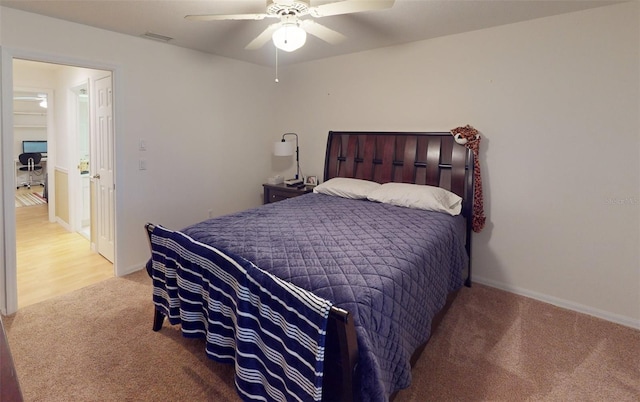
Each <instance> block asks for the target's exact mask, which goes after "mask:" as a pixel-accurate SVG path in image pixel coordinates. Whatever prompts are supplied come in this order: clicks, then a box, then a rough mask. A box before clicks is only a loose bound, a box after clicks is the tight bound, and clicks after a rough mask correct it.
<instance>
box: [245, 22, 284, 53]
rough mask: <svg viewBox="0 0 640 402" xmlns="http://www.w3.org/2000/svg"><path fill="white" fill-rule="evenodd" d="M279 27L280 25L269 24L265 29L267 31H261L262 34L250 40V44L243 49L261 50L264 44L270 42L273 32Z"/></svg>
mask: <svg viewBox="0 0 640 402" xmlns="http://www.w3.org/2000/svg"><path fill="white" fill-rule="evenodd" d="M279 26H280V23H279V22H278V23H276V24H271V25H269V26H268V27H267V29H265V30H264V31H262V33H261V34H260V35H258V36H256V38H255V39H254V40H252V41H251V42H249V44H248V45H247V46H245V47H244V48H245V49H247V50H256V49H259V48H261V47H262V46H264V44H265V43H267V42H269V40H271V36H272V35H273V33H274V32H275V30H276V29H278V27H279Z"/></svg>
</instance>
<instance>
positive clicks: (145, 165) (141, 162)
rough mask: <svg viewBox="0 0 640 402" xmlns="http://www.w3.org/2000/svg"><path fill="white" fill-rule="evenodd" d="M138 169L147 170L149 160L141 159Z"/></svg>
mask: <svg viewBox="0 0 640 402" xmlns="http://www.w3.org/2000/svg"><path fill="white" fill-rule="evenodd" d="M138 170H147V161H146V160H144V159H140V160H139V161H138Z"/></svg>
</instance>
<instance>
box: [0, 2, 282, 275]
mask: <svg viewBox="0 0 640 402" xmlns="http://www.w3.org/2000/svg"><path fill="white" fill-rule="evenodd" d="M0 45H1V46H2V47H3V51H4V52H5V54H11V55H14V56H17V57H26V58H32V57H33V58H36V59H41V60H44V61H56V62H63V63H67V64H76V65H83V66H85V67H91V68H102V69H113V70H114V71H115V73H114V82H115V108H116V122H115V128H116V194H117V195H116V202H117V205H116V222H117V228H116V230H117V244H116V269H117V270H118V272H119V273H126V272H130V271H132V270H137V269H139V268H140V267H141V266H142V265H143V264H144V262H145V261H146V259H147V258H148V255H149V249H148V243H147V240H146V237H145V234H144V229H143V226H144V223H146V222H147V221H151V222H156V223H161V224H164V225H166V226H169V227H173V228H180V227H183V226H186V225H188V224H191V223H194V222H196V221H199V220H202V219H204V218H206V217H208V214H209V210H211V213H212V214H213V215H220V214H223V213H227V212H231V211H236V210H241V209H245V208H248V207H252V206H256V205H259V204H260V203H261V190H262V188H261V186H260V184H261V183H263V182H264V178H265V177H266V176H267V175H268V172H270V170H271V156H270V146H271V144H272V142H273V141H275V140H276V139H277V138H278V135H279V133H276V132H273V131H272V129H271V128H270V127H269V124H270V121H271V120H272V117H271V116H272V114H271V113H270V108H269V105H270V104H271V103H270V99H271V97H270V93H271V92H272V90H273V87H274V83H273V79H272V72H271V70H270V69H267V68H263V67H259V66H255V65H252V64H248V63H242V62H237V61H233V60H229V59H225V58H221V57H216V56H213V55H207V54H203V53H200V52H195V51H191V50H186V49H182V48H178V47H174V46H168V45H166V44H161V43H156V42H153V41H149V40H146V39H142V38H136V37H131V36H126V35H121V34H116V33H113V32H108V31H104V30H100V29H95V28H91V27H87V26H84V25H79V24H73V23H69V22H65V21H61V20H56V19H52V18H47V17H42V16H39V15H35V14H30V13H24V12H21V11H17V10H13V9H8V8H3V7H0ZM27 56H28V57H27ZM140 139H144V140H145V141H146V143H147V151H144V152H143V151H139V150H138V142H139V140H140ZM139 159H145V160H146V161H147V166H148V168H147V170H145V171H140V170H138V160H139Z"/></svg>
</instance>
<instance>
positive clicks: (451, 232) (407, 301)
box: [182, 194, 468, 401]
mask: <svg viewBox="0 0 640 402" xmlns="http://www.w3.org/2000/svg"><path fill="white" fill-rule="evenodd" d="M182 232H183V233H185V234H187V235H188V236H190V237H192V238H194V239H195V240H197V241H200V242H203V243H205V244H209V245H211V246H214V247H216V248H218V249H220V250H223V251H227V252H230V253H232V254H235V255H239V256H242V257H244V258H246V259H247V260H249V261H251V262H253V263H254V264H255V265H257V266H258V267H260V268H261V269H263V270H264V271H267V272H270V273H271V274H274V275H276V276H278V277H280V278H282V279H285V280H287V281H290V282H292V283H293V284H295V285H297V286H299V287H301V288H303V289H306V290H309V291H312V292H313V293H315V294H316V295H318V296H320V297H322V298H324V299H327V300H329V301H331V302H332V303H333V304H334V305H335V306H336V307H341V308H343V309H345V310H348V311H349V312H351V313H352V314H353V315H354V319H355V321H354V322H355V327H356V333H357V337H358V348H359V352H360V361H359V373H360V376H361V378H360V384H361V389H360V395H359V396H360V399H361V400H363V401H385V400H388V397H389V396H390V395H391V394H392V393H393V392H395V391H396V390H399V389H402V388H406V387H408V386H409V385H410V383H411V366H410V358H411V355H412V353H413V351H414V350H415V349H416V348H417V347H418V346H419V345H421V344H422V343H424V342H425V341H426V340H427V339H428V337H429V331H430V325H431V319H432V318H433V316H434V315H435V314H436V313H437V312H438V311H439V310H440V309H441V308H442V307H443V306H444V304H445V301H446V297H447V294H448V293H449V292H451V291H453V290H456V289H458V288H460V287H461V286H462V283H463V278H462V273H463V271H464V269H465V268H466V266H467V263H468V257H467V254H466V252H465V248H464V243H465V226H464V219H463V218H462V217H460V216H449V215H447V214H444V213H439V212H430V211H423V210H416V209H409V208H403V207H396V206H393V205H388V204H380V203H375V202H371V201H365V200H349V199H344V198H340V197H332V196H327V195H322V194H307V195H303V196H300V197H296V198H291V199H287V200H283V201H280V202H276V203H271V204H267V205H264V206H262V207H259V208H255V209H251V210H247V211H243V212H239V213H235V214H231V215H227V216H222V217H219V218H214V219H210V220H207V221H203V222H201V223H198V224H195V225H192V226H190V227H187V228H186V229H184V230H182Z"/></svg>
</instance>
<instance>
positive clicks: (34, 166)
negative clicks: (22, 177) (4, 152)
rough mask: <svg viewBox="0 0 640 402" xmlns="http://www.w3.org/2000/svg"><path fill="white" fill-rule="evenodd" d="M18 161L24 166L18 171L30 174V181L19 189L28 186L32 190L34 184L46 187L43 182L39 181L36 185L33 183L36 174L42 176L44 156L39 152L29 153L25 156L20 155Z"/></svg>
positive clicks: (24, 182) (22, 184) (21, 184)
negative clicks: (41, 162)
mask: <svg viewBox="0 0 640 402" xmlns="http://www.w3.org/2000/svg"><path fill="white" fill-rule="evenodd" d="M18 160H19V161H20V164H22V165H24V166H20V167H19V168H18V170H20V171H22V172H29V181H23V182H22V183H20V185H19V186H18V187H22V186H26V187H27V188H31V185H32V184H39V185H41V186H44V182H43V181H37V182H35V183H34V182H33V173H34V172H40V173H36V174H37V175H42V165H41V164H40V161H41V160H42V154H40V153H39V152H27V153H24V154H20V155H19V156H18Z"/></svg>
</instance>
